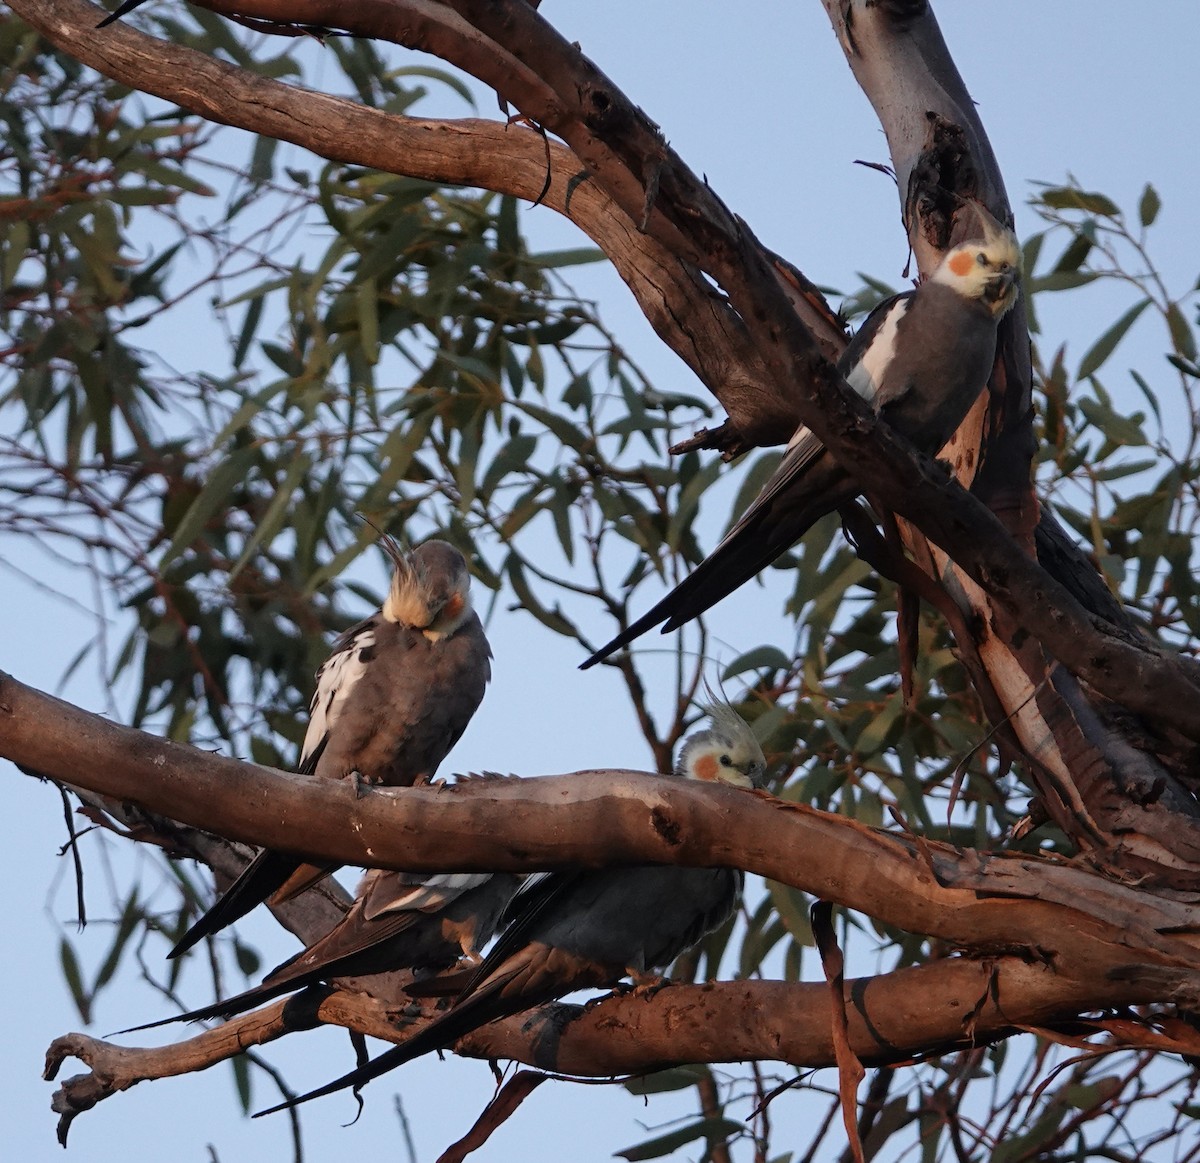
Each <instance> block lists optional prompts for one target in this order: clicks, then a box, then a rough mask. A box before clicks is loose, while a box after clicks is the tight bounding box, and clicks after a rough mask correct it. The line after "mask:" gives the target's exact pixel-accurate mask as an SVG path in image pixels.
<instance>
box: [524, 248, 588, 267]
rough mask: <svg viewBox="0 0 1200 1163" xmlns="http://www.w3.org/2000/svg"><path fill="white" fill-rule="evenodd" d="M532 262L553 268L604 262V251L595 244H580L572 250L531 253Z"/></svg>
mask: <svg viewBox="0 0 1200 1163" xmlns="http://www.w3.org/2000/svg"><path fill="white" fill-rule="evenodd" d="M529 258H530V261H531V262H535V263H537V265H538V266H540V267H544V268H546V269H547V270H551V269H554V268H558V267H577V266H583V265H584V264H585V263H593V262H603V261H604V251H602V250H598V249H597V248H596V247H594V246H579V247H575V248H574V249H572V250H547V251H543V252H542V253H541V254H531V255H530V256H529Z"/></svg>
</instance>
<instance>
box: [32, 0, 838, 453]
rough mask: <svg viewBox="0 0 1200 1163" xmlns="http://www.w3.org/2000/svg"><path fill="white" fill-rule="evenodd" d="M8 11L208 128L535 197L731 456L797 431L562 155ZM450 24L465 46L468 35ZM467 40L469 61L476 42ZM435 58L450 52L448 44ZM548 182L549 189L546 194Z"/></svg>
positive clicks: (784, 270) (60, 15) (714, 304)
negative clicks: (620, 298)
mask: <svg viewBox="0 0 1200 1163" xmlns="http://www.w3.org/2000/svg"><path fill="white" fill-rule="evenodd" d="M12 7H13V8H14V11H16V12H17V13H18V14H19V15H20V16H21V17H22V18H23V19H25V20H26V21H27V22H29V23H30V24H31V25H32V26H33V27H35V28H36V29H38V31H39V32H41V33H42V34H43V35H44V36H46V37H47V38H48V39H49V40H51V41H52V42H53V43H54V44H56V45H58V46H59V47H60V48H62V49H64V50H65V51H67V52H69V53H71V54H72V55H73V56H76V57H78V59H79V60H81V61H83V62H84V63H85V64H87V65H90V66H91V67H92V68H95V69H97V70H98V71H100V72H102V73H104V74H105V75H106V76H110V77H113V78H115V79H117V80H119V81H121V82H122V83H124V84H127V85H130V86H132V87H135V88H138V89H141V90H143V91H145V92H147V93H151V94H153V95H155V96H157V97H160V98H162V99H163V100H166V101H171V102H174V103H176V104H178V105H180V106H182V107H183V108H185V109H190V110H193V111H194V112H196V113H199V114H202V115H203V116H205V117H207V118H208V119H210V120H212V121H216V122H220V123H221V124H225V125H232V126H235V127H237V128H241V129H246V130H248V131H250V132H253V133H262V134H265V135H267V136H271V137H276V138H278V139H279V140H281V141H288V142H292V143H293V144H295V145H299V146H302V147H304V148H305V149H308V150H311V151H312V152H313V153H315V154H317V155H318V156H319V157H323V158H326V159H328V160H330V161H341V162H347V163H352V164H357V165H365V166H371V167H373V168H375V169H380V170H385V171H388V172H391V173H403V174H406V175H408V176H411V177H415V178H422V179H424V180H426V181H431V182H439V183H447V184H461V185H468V186H476V187H480V188H482V189H488V190H495V191H496V192H498V193H503V194H510V195H512V196H514V197H519V198H523V199H525V200H527V201H530V202H532V201H534V200H535V199H537V198H539V196H541V202H542V204H544V205H546V206H549V207H550V208H552V209H554V210H556V211H558V212H559V213H560V214H562V215H564V216H565V217H567V218H569V219H570V220H571V221H572V222H574V223H575V224H576V225H577V226H578V227H579V228H580V229H581V230H583V231H585V232H586V233H587V234H588V235H589V237H591V238H592V240H593V241H594V242H595V243H596V245H597V246H599V247H601V248H602V249H603V250H604V252H605V254H606V255H607V256H608V258H609V259H610V260H611V261H612V263H613V265H614V267H615V268H616V270H617V272H618V273H619V274H620V276H621V277H622V279H624V281H625V282H626V284H627V285H628V286H629V288H630V290H631V291H632V292H633V294H634V296H635V297H636V298H637V301H638V305H639V306H640V307H641V309H642V311H643V312H644V313H645V315H646V317H647V319H648V320H649V321H650V323H651V325H652V326H653V327H654V329H655V331H656V332H657V334H658V335H659V337H660V338H661V339H662V340H663V342H665V343H666V344H667V345H668V346H670V347H671V349H672V350H673V351H675V352H676V354H677V355H679V357H680V358H681V359H682V360H683V361H684V362H685V363H686V364H687V365H688V367H689V368H691V370H692V371H693V372H694V373H695V375H696V376H697V377H698V378H699V379H700V381H701V382H702V383H704V385H705V386H706V387H707V388H708V389H709V391H711V392H712V393H713V395H714V396H716V397H717V399H718V400H720V401H721V403H722V405H723V406H724V407H725V409H726V411H727V412H729V414H730V420H731V426H732V428H733V430H734V431H733V434H731V435H730V436H729V437H728V439H729V441H731V443H730V445H729V451H730V454H732V453H733V452H737V451H742V450H743V449H744V448H746V447H750V446H753V445H755V444H774V443H781V442H782V441H784V440H786V439H787V437H788V435H790V433H791V432H792V430H793V429H794V428H795V426H796V414H795V410H794V407H793V406H792V405H791V403H790V402H785V403H783V404H781V402H780V401H779V400H778V399H776V398H775V397H774V396H773V393H772V391H771V387H770V379H769V376H768V374H767V372H766V369H765V368H764V367H763V366H762V363H761V361H760V360H759V358H758V355H757V352H756V351H755V349H754V346H753V344H752V343H751V342H750V340H749V337H748V336H747V335H746V333H745V329H744V327H743V326H742V325H741V322H740V320H739V319H738V317H737V315H736V314H735V313H734V312H733V311H732V310H731V309H730V307H729V305H728V303H727V302H726V301H725V300H724V299H723V298H722V297H721V296H720V295H718V294H717V293H715V292H714V291H713V289H712V287H711V286H710V285H709V284H708V283H707V282H706V281H705V280H704V279H703V277H702V276H701V274H700V271H699V269H698V268H697V267H696V265H695V264H694V263H692V262H690V261H688V260H687V258H686V257H682V256H680V255H677V254H675V253H674V252H673V251H672V250H671V249H669V248H668V247H666V246H664V245H663V244H662V243H661V242H659V241H657V240H656V239H654V238H652V237H650V236H649V235H647V234H645V233H642V232H640V231H639V230H638V229H637V227H636V226H635V224H634V223H633V221H632V220H631V219H630V218H629V217H628V215H626V214H624V213H623V212H622V211H621V210H620V209H619V208H618V207H617V206H616V204H615V203H614V202H613V201H612V199H611V198H609V197H608V196H607V195H606V194H605V193H604V192H603V190H602V189H601V188H600V187H599V186H598V185H597V184H596V183H595V182H594V181H589V180H588V174H587V172H586V170H584V169H583V168H582V167H581V165H580V162H579V160H578V158H576V157H575V156H574V155H573V154H572V153H571V151H570V150H569V149H567V148H566V147H564V146H563V145H562V144H560V143H558V142H553V141H552V142H549V143H548V144H547V143H546V142H545V141H544V140H543V139H542V138H541V137H540V136H538V135H536V134H532V133H530V132H528V131H527V130H526V129H524V128H523V127H521V126H520V125H505V124H503V123H498V122H491V121H482V120H474V119H470V120H468V119H463V120H428V119H421V118H415V117H403V116H398V115H394V114H389V113H384V112H381V111H380V110H377V109H370V108H366V107H364V106H362V105H359V104H357V103H355V102H353V101H350V100H346V99H344V98H339V97H332V96H329V95H326V94H322V93H315V92H311V91H309V90H304V89H298V88H296V87H294V86H291V85H286V84H283V83H282V82H279V81H275V80H271V79H269V78H266V77H262V76H258V75H257V74H254V73H250V72H247V71H246V70H244V69H238V68H235V67H234V66H232V65H229V64H226V63H224V62H223V61H219V60H216V59H214V58H212V57H208V56H205V55H204V54H202V53H199V52H196V51H195V50H193V49H189V48H185V47H182V46H180V45H175V44H171V43H170V42H168V41H163V40H157V39H155V38H153V37H150V36H147V35H146V34H144V33H142V32H139V31H138V30H137V29H135V28H132V27H130V26H128V25H125V24H123V23H120V22H118V23H117V24H115V25H112V26H111V27H109V28H107V29H104V30H102V31H101V32H99V33H98V32H96V30H95V24H96V21H97V19H98V18H99V17H98V15H97V13H98V12H99V10H98V9H97V8H96V7H95V6H94V5H91V4H88V3H86V2H85V0H17V3H16V4H15V5H13V6H12ZM209 7H212V8H213V9H214V10H217V11H226V12H231V11H235V10H236V11H239V12H251V11H253V12H254V13H255V14H257V15H259V16H263V17H273V18H279V19H281V20H283V19H286V20H289V21H291V20H302V19H306V18H307V19H308V21H309V22H310V23H312V24H319V23H321V20H320V18H321V17H322V16H326V17H329V18H330V19H332V18H333V16H334V15H340V16H341V17H342V21H341V23H342V25H343V26H346V27H349V28H351V29H352V30H353V29H355V28H368V29H371V30H374V31H375V32H379V30H380V29H381V28H386V29H387V30H389V32H390V35H389V37H388V38H387V39H393V40H395V41H396V42H397V43H401V44H406V45H409V46H410V47H414V48H423V49H426V50H428V51H435V50H434V47H433V42H432V40H431V39H430V38H429V36H426V37H422V36H421V35H420V33H421V30H422V28H425V27H426V26H425V25H424V24H420V23H417V24H412V25H404V26H403V27H401V26H399V25H398V24H397V22H396V20H395V19H385V18H388V17H394V16H395V13H394V12H393V11H392V10H391V9H392V7H394V6H389V5H387V4H384V5H382V6H380V5H376V6H374V7H372V6H370V5H366V4H364V5H362V6H358V5H356V6H354V8H353V9H348V8H347V6H345V5H325V6H324V8H322V7H321V6H320V5H314V4H306V5H302V4H282V3H280V4H275V5H271V4H263V3H260V4H258V5H251V4H246V5H237V6H235V5H229V4H217V3H213V4H210V5H209ZM432 7H433V6H430V5H426V6H425V10H426V11H429V10H431V9H432ZM452 15H453V14H451V13H449V12H446V13H445V16H446V17H451V16H452ZM373 16H374V17H375V19H374V21H372V17H373ZM455 19H457V18H455ZM381 22H382V23H381ZM458 23H459V26H460V28H461V29H462V31H463V34H464V36H465V35H466V32H467V30H466V28H465V26H463V25H462V24H461V21H459V22H458ZM364 34H365V33H364ZM441 39H442V40H444V39H445V37H444V36H443V37H442V38H441ZM467 39H468V40H471V43H472V47H473V51H474V52H476V53H477V52H478V51H479V48H478V44H477V41H478V38H477V37H476V38H474V39H472V38H469V37H468V38H467ZM438 43H439V44H440V43H441V41H439V42H438ZM443 51H449V49H448V48H446V46H444V45H443ZM547 148H548V149H549V158H550V161H549V173H547V161H546V157H547ZM547 177H549V179H550V187H549V189H548V190H545V191H544V192H543V187H544V184H545V182H546V179H547ZM779 261H780V263H781V268H780V270H781V279H782V280H783V283H784V286H785V287H787V288H788V289H789V293H790V294H791V296H792V298H793V301H794V302H795V304H796V309H797V310H799V311H801V312H803V313H804V315H805V318H806V319H807V321H808V323H809V325H810V326H811V327H812V328H813V330H814V332H815V333H816V334H817V335H818V337H819V339H820V341H821V342H822V344H823V345H824V350H825V352H826V354H827V355H828V356H829V358H831V359H836V358H837V355H838V354H839V353H840V351H841V349H842V346H843V344H844V337H843V336H842V335H841V333H840V331H839V329H838V325H837V323H836V320H835V318H834V316H833V313H832V311H831V310H830V309H829V307H828V306H827V305H826V304H825V302H824V300H823V299H822V298H821V297H820V295H819V294H818V293H817V292H816V290H815V288H813V287H812V285H811V284H810V283H808V282H807V280H804V279H803V276H801V275H799V273H798V272H796V271H795V270H794V268H792V267H790V265H788V264H784V263H782V260H779ZM798 280H799V281H798Z"/></svg>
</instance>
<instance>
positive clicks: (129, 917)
mask: <svg viewBox="0 0 1200 1163" xmlns="http://www.w3.org/2000/svg"><path fill="white" fill-rule="evenodd" d="M144 920H145V914H144V913H143V912H142V908H141V905H140V904H139V903H138V895H137V889H136V888H134V890H133V895H132V896H130V898H129V899H128V900H127V901H126V902H125V907H124V908H123V909H122V910H121V920H120V922H119V923H118V925H117V931H116V934H115V935H114V936H113V943H112V946H111V947H110V948H109V951H108V955H107V956H106V957H105V958H104V962H103V963H102V964H101V966H100V970H99V972H98V973H97V974H96V981H95V983H94V985H93V986H92V992H93V994H95V993H99V992H100V989H101V988H102V987H103V986H105V985H107V984H108V983H109V982H110V981H111V980H112V976H113V974H114V973H116V971H117V966H118V965H120V963H121V954H122V952H124V949H125V945H126V943H127V942H128V941H129V938H130V937H132V936H133V934H134V932H135V931H136V930H137V928H138V927H139V926H140V925H141V923H142V922H143V921H144Z"/></svg>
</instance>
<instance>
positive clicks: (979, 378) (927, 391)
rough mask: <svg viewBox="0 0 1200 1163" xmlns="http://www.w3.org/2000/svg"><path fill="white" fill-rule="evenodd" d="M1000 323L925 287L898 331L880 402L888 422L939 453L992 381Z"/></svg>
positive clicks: (944, 290) (979, 308)
mask: <svg viewBox="0 0 1200 1163" xmlns="http://www.w3.org/2000/svg"><path fill="white" fill-rule="evenodd" d="M995 356H996V322H995V320H994V319H993V318H992V316H991V313H990V312H989V311H988V309H987V308H986V307H985V306H984V305H983V304H982V303H981V302H979V300H977V299H964V298H963V297H962V296H961V295H959V294H958V293H956V292H955V291H953V290H951V289H950V288H949V287H946V286H943V285H941V284H939V283H925V284H923V285H922V286H921V288H920V289H919V291H918V292H917V294H915V295H914V296H913V297H912V299H911V300H910V301H909V306H908V310H907V311H906V312H905V313H904V316H903V317H902V318H901V319H900V321H899V323H898V324H897V327H896V343H895V354H894V357H893V358H892V359H891V360H890V361H889V363H888V365H887V367H886V368H885V369H884V372H883V376H882V382H881V383H880V385H879V398H880V400H881V402H882V403H883V408H882V411H883V414H884V416H885V417H886V418H887V420H888V422H889V423H890V424H891V425H892V426H893V427H894V428H897V429H898V430H899V431H901V432H903V433H904V435H905V436H907V437H908V438H909V439H910V440H911V441H913V443H914V444H916V445H917V446H918V447H920V448H923V449H925V450H926V451H928V452H936V451H937V449H938V448H940V447H941V446H942V445H943V444H945V443H946V441H947V440H949V439H950V437H951V436H952V435H953V434H954V431H955V429H956V428H957V427H958V426H959V424H961V423H962V421H963V418H964V417H965V416H966V414H967V412H968V411H969V409H970V407H971V405H972V404H973V403H974V402H975V399H976V397H977V396H978V395H979V393H980V392H981V391H982V390H983V387H984V386H985V385H986V383H987V381H988V377H989V376H990V375H991V371H992V364H993V362H994V361H995Z"/></svg>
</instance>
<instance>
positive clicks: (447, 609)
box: [421, 572, 471, 642]
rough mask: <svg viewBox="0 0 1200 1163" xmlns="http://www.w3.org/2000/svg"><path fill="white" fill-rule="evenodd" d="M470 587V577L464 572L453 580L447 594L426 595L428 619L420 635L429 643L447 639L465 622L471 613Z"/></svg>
mask: <svg viewBox="0 0 1200 1163" xmlns="http://www.w3.org/2000/svg"><path fill="white" fill-rule="evenodd" d="M470 585H471V577H470V575H469V574H467V573H466V572H464V573H462V574H461V575H460V576H458V577H456V578H455V579H454V585H453V586H452V587H451V589H450V592H449V593H448V594H436V593H435V594H430V595H428V597H429V599H430V600H429V605H428V607H427V608H428V612H429V617H428V620H427V622H426V624H425V625H424V626H423V627H422V628H421V633H422V634H424V635H425V637H426V638H428V639H429V640H430V641H431V642H437V641H438V640H439V639H441V638H449V637H450V635H451V634H453V633H454V631H455V630H457V629H458V628H459V626H461V625H462V624H463V622H465V621H466V619H467V615H468V614H470V612H471V595H470V593H469V589H470Z"/></svg>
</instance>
